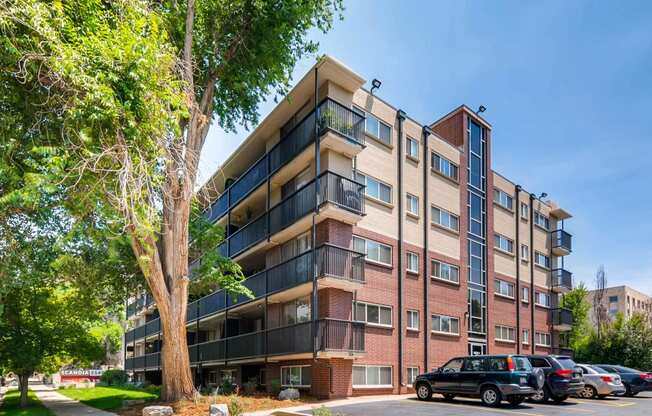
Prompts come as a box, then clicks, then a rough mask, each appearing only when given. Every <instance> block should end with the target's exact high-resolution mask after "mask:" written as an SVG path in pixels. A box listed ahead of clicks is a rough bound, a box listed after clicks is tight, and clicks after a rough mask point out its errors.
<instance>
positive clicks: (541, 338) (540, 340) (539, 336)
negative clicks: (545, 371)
mask: <svg viewBox="0 0 652 416" xmlns="http://www.w3.org/2000/svg"><path fill="white" fill-rule="evenodd" d="M534 341H535V343H536V345H539V346H542V347H549V346H550V345H551V343H550V334H547V333H545V332H535V333H534ZM533 364H534V363H533ZM549 366H550V365H546V367H549ZM535 367H537V365H535Z"/></svg>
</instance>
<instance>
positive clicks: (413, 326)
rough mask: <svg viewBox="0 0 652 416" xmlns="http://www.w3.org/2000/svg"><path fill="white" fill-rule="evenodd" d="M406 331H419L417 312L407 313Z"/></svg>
mask: <svg viewBox="0 0 652 416" xmlns="http://www.w3.org/2000/svg"><path fill="white" fill-rule="evenodd" d="M407 329H410V330H413V331H418V330H419V311H407Z"/></svg>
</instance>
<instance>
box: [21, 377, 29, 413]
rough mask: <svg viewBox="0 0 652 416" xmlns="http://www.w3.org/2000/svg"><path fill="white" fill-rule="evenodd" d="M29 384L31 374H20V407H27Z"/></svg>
mask: <svg viewBox="0 0 652 416" xmlns="http://www.w3.org/2000/svg"><path fill="white" fill-rule="evenodd" d="M28 383H29V374H28V373H21V374H18V388H19V389H20V407H27V388H28Z"/></svg>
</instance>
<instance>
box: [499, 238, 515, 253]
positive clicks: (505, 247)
mask: <svg viewBox="0 0 652 416" xmlns="http://www.w3.org/2000/svg"><path fill="white" fill-rule="evenodd" d="M494 245H495V247H496V248H498V249H500V250H502V251H506V252H508V253H514V242H513V241H512V240H510V239H509V238H507V237H505V236H504V235H501V234H494Z"/></svg>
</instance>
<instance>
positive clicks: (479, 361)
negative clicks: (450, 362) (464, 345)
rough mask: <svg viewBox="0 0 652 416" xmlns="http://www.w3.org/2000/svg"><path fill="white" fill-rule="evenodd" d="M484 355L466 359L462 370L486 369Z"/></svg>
mask: <svg viewBox="0 0 652 416" xmlns="http://www.w3.org/2000/svg"><path fill="white" fill-rule="evenodd" d="M485 361H486V360H485V358H484V357H471V358H466V359H465V360H464V367H463V368H462V371H486V367H485Z"/></svg>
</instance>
